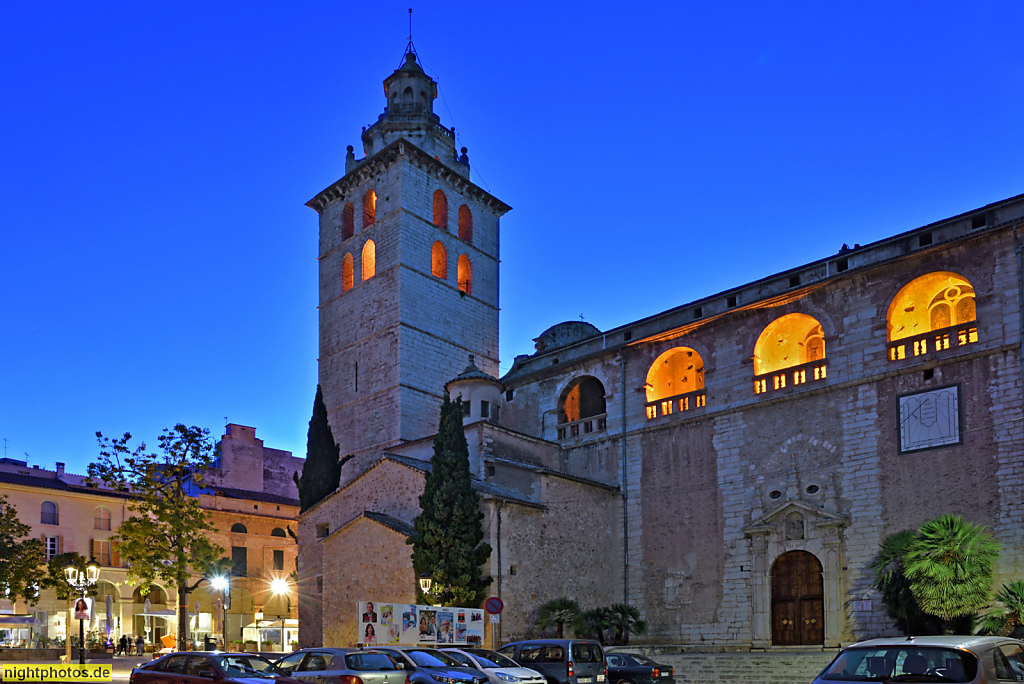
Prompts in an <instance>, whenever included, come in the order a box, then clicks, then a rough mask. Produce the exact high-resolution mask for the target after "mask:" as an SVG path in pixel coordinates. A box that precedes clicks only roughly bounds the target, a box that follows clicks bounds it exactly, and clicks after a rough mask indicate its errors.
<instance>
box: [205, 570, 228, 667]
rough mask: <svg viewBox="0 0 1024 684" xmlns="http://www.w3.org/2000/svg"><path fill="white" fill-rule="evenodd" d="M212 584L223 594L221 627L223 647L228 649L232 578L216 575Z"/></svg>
mask: <svg viewBox="0 0 1024 684" xmlns="http://www.w3.org/2000/svg"><path fill="white" fill-rule="evenodd" d="M210 586H212V587H213V588H214V589H215V590H216V591H219V592H220V594H221V600H220V613H221V614H220V619H221V623H220V628H221V632H222V634H221V636H222V638H223V644H222V648H223V649H224V650H225V651H226V650H228V607H229V606H228V604H229V603H230V602H231V580H230V579H229V578H228V577H226V576H223V575H221V576H218V577H214V578H213V579H211V580H210Z"/></svg>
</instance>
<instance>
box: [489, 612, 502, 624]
mask: <svg viewBox="0 0 1024 684" xmlns="http://www.w3.org/2000/svg"><path fill="white" fill-rule="evenodd" d="M491 624H492V625H499V624H501V616H500V615H498V614H497V613H494V614H493V615H491Z"/></svg>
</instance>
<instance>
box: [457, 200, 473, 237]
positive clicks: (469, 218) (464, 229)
mask: <svg viewBox="0 0 1024 684" xmlns="http://www.w3.org/2000/svg"><path fill="white" fill-rule="evenodd" d="M459 239H460V240H462V241H464V242H468V243H469V244H473V213H472V212H471V211H470V210H469V207H467V206H466V205H465V204H463V205H462V206H461V207H459Z"/></svg>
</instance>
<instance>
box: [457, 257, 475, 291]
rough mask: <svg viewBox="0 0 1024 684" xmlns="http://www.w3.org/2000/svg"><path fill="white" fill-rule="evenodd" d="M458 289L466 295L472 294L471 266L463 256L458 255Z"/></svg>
mask: <svg viewBox="0 0 1024 684" xmlns="http://www.w3.org/2000/svg"><path fill="white" fill-rule="evenodd" d="M458 275H459V289H460V290H462V291H463V292H465V293H466V294H473V264H471V263H470V262H469V257H468V256H466V255H465V254H460V255H459V274H458Z"/></svg>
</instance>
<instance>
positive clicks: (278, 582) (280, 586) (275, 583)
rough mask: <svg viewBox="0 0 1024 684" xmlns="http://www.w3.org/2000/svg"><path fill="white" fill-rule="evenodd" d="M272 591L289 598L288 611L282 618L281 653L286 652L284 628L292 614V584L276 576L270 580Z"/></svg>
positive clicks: (275, 594)
mask: <svg viewBox="0 0 1024 684" xmlns="http://www.w3.org/2000/svg"><path fill="white" fill-rule="evenodd" d="M270 592H271V593H272V594H273V595H274V596H282V595H283V596H285V597H286V598H287V599H288V612H287V613H286V614H285V616H284V617H283V618H281V653H284V628H285V625H287V624H288V622H287V620H288V618H290V617H291V616H292V596H291V585H290V584H289V583H288V580H286V579H284V578H283V577H275V578H274V579H272V580H270Z"/></svg>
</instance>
